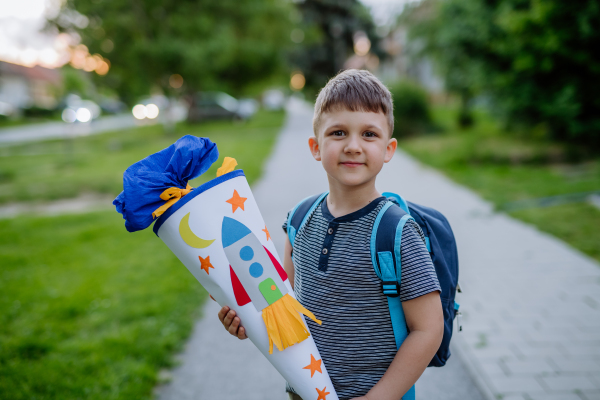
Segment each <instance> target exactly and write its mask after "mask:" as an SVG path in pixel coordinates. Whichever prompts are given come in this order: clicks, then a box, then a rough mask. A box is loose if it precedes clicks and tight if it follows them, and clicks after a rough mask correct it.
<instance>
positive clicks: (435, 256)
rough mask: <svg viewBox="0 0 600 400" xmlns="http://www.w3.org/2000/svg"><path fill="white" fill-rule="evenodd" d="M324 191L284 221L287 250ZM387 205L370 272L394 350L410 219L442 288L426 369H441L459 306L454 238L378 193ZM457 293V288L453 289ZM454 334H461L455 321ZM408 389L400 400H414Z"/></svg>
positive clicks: (426, 212)
mask: <svg viewBox="0 0 600 400" xmlns="http://www.w3.org/2000/svg"><path fill="white" fill-rule="evenodd" d="M327 194H328V192H325V193H323V194H320V195H315V196H311V197H308V198H306V199H304V200H302V201H301V202H300V203H298V205H296V207H294V209H293V210H292V212H290V215H289V217H288V224H287V225H288V237H289V239H290V243H291V244H292V248H293V246H294V239H295V238H296V233H297V232H299V231H300V229H301V228H302V226H304V224H305V223H306V221H307V220H308V218H309V217H310V215H311V214H312V212H313V211H314V210H315V208H317V207H318V206H319V204H321V202H322V201H323V199H324V198H325V196H327ZM383 196H385V197H387V198H388V200H391V201H389V202H387V203H386V204H385V205H384V206H383V207H382V208H381V210H380V211H379V213H378V214H377V218H376V219H375V223H374V225H373V230H372V234H371V259H372V262H373V268H374V269H375V273H376V274H377V276H378V277H379V278H380V279H381V281H382V289H383V293H384V294H385V295H386V296H387V300H388V307H389V310H390V316H391V320H392V327H393V329H394V337H395V339H396V346H397V348H400V345H401V344H402V342H404V339H406V337H407V336H408V328H407V326H406V320H405V318H404V311H403V310H402V303H401V302H400V297H399V296H400V281H401V278H402V267H401V266H402V260H401V257H400V247H401V246H402V243H401V240H402V229H403V228H404V224H406V222H407V221H408V220H409V219H413V220H414V221H415V222H416V223H417V224H418V225H419V226H420V227H421V229H422V230H423V233H424V235H425V245H426V246H427V250H428V251H429V254H430V255H431V259H432V261H433V265H434V267H435V271H436V273H437V277H438V281H439V282H440V286H441V288H442V293H441V296H440V297H441V300H442V307H443V311H444V337H443V339H442V343H441V345H440V348H439V349H438V351H437V353H436V354H435V356H434V357H433V359H432V360H431V362H430V363H429V366H430V367H442V366H444V365H445V364H446V361H447V360H448V358H449V357H450V338H451V337H452V327H453V321H454V318H455V317H456V316H457V315H459V316H460V313H459V312H458V308H459V305H458V303H456V302H455V301H454V296H455V294H456V290H457V286H458V251H457V249H456V241H455V239H454V234H453V233H452V229H451V228H450V224H449V223H448V220H447V219H446V218H445V217H444V216H443V215H442V214H441V213H440V212H438V211H436V210H434V209H432V208H428V207H424V206H420V205H418V204H414V203H408V202H406V201H405V200H404V199H403V198H402V197H400V196H399V195H397V194H394V193H389V192H386V193H383ZM458 290H459V291H460V286H458ZM459 330H462V327H461V326H460V321H459ZM414 398H415V387H414V386H413V387H412V388H411V389H410V390H409V391H408V392H407V393H406V394H405V395H404V396H403V397H402V399H403V400H414Z"/></svg>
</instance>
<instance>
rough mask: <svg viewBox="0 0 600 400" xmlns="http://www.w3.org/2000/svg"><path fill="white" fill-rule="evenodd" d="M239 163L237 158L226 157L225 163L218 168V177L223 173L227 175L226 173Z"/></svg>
mask: <svg viewBox="0 0 600 400" xmlns="http://www.w3.org/2000/svg"><path fill="white" fill-rule="evenodd" d="M237 165H238V163H237V161H236V160H235V158H232V157H225V159H224V160H223V165H221V167H220V168H219V169H217V178H218V177H219V176H221V175H225V174H226V173H228V172H231V171H233V170H234V169H235V167H236V166H237Z"/></svg>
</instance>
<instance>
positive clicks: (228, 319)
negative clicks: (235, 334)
mask: <svg viewBox="0 0 600 400" xmlns="http://www.w3.org/2000/svg"><path fill="white" fill-rule="evenodd" d="M234 318H235V311H233V310H229V312H228V313H227V315H225V319H224V320H223V325H225V329H229V326H230V325H231V323H232V322H233V319H234Z"/></svg>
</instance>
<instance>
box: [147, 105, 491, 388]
mask: <svg viewBox="0 0 600 400" xmlns="http://www.w3.org/2000/svg"><path fill="white" fill-rule="evenodd" d="M311 123H312V109H310V108H309V107H308V106H307V105H306V104H305V103H302V102H300V101H296V100H292V101H291V102H290V105H289V107H288V118H287V121H286V125H285V127H284V128H283V130H282V132H281V134H280V136H279V139H278V141H277V144H276V145H275V149H274V151H273V155H272V156H271V157H270V159H269V160H268V161H267V163H266V165H265V170H264V174H263V176H262V179H261V180H260V181H259V182H257V183H256V184H255V185H254V186H253V193H254V196H255V198H256V201H257V203H258V204H259V206H260V208H261V212H262V214H263V217H264V219H265V223H266V224H267V227H268V228H269V232H270V233H271V236H272V238H273V240H274V242H275V244H276V246H277V249H278V252H279V253H280V254H283V243H284V239H285V236H284V234H283V231H282V230H281V224H282V223H283V220H284V219H285V216H286V214H287V212H288V211H289V210H290V209H291V208H292V207H293V206H294V205H295V204H296V202H297V201H299V200H301V199H302V198H303V197H306V196H308V195H310V194H313V193H318V192H322V191H325V190H327V180H326V176H325V174H324V173H323V169H322V168H321V166H320V164H319V163H317V162H316V161H314V159H312V157H311V155H310V153H309V151H308V145H307V140H308V137H309V135H310V134H311V132H312V126H311ZM241 167H242V168H243V166H241ZM399 167H400V164H392V165H390V166H387V167H386V168H387V170H388V171H392V172H393V173H392V175H389V176H387V177H386V178H385V181H386V183H385V186H386V187H392V182H395V181H396V180H397V177H396V174H397V173H399V172H400V170H399V169H398V168H399ZM394 171H395V172H394ZM392 189H393V190H396V189H394V188H392ZM217 311H218V306H217V305H216V304H215V303H214V302H212V301H210V302H208V304H207V305H206V306H205V307H204V310H203V314H204V317H203V318H202V319H201V320H200V321H199V322H198V323H197V324H196V327H195V329H194V332H193V334H192V337H191V339H190V341H189V343H188V345H187V347H186V349H185V351H184V353H183V354H182V355H181V365H180V367H179V368H177V369H175V370H174V371H173V379H172V381H171V383H170V384H168V385H166V386H163V387H160V388H158V389H157V393H158V397H159V398H160V399H161V400H191V399H213V398H215V399H220V400H229V399H231V400H234V399H240V398H244V399H256V400H259V399H264V400H271V399H273V400H283V399H287V396H286V395H285V393H284V388H285V386H284V385H285V382H284V381H283V379H282V378H281V376H280V375H279V374H278V373H277V371H276V370H275V369H274V368H273V367H272V366H271V365H270V364H269V363H268V362H267V361H266V359H265V358H264V357H263V356H262V355H261V354H260V352H259V351H258V350H257V349H256V348H254V346H253V345H252V343H250V342H248V341H239V340H237V339H235V338H233V337H231V336H229V334H228V333H226V332H225V330H224V329H223V327H222V326H221V325H220V323H219V321H218V319H217ZM417 393H418V395H417V396H418V398H419V399H421V400H438V399H444V400H482V399H483V396H482V395H481V393H480V392H479V390H478V389H477V388H476V386H475V384H474V382H473V381H472V379H471V377H470V376H469V374H468V373H467V370H466V368H465V365H464V364H463V362H462V361H461V359H460V358H459V357H457V356H453V357H451V359H450V361H449V363H448V365H447V366H445V367H444V368H429V369H428V370H427V371H426V372H425V374H424V375H423V377H422V378H421V379H420V380H419V382H418V383H417Z"/></svg>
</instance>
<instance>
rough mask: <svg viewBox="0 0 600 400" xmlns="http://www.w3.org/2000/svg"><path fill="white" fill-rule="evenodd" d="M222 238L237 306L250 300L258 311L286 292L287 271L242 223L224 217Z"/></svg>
mask: <svg viewBox="0 0 600 400" xmlns="http://www.w3.org/2000/svg"><path fill="white" fill-rule="evenodd" d="M222 240H223V249H224V250H225V255H226V256H227V259H228V260H229V263H230V269H231V281H232V286H233V291H234V294H235V298H236V301H237V303H238V305H240V306H242V305H245V304H248V303H249V302H252V304H253V305H254V307H256V311H262V310H263V309H265V308H266V307H268V306H269V305H271V304H273V303H275V302H276V301H277V300H279V299H281V298H282V297H283V296H284V295H286V294H287V293H288V291H287V288H286V286H285V285H284V283H283V282H284V281H285V280H286V279H287V274H286V273H285V271H284V270H283V268H282V267H281V265H280V264H279V262H278V261H277V259H276V258H275V257H273V255H272V254H271V253H270V252H269V251H268V250H267V249H266V248H265V247H263V245H262V244H261V243H260V241H259V240H258V238H257V237H256V235H254V233H252V231H251V230H250V229H248V227H247V226H246V225H244V224H242V223H241V222H239V221H236V220H235V219H233V218H229V217H224V218H223V227H222Z"/></svg>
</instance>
